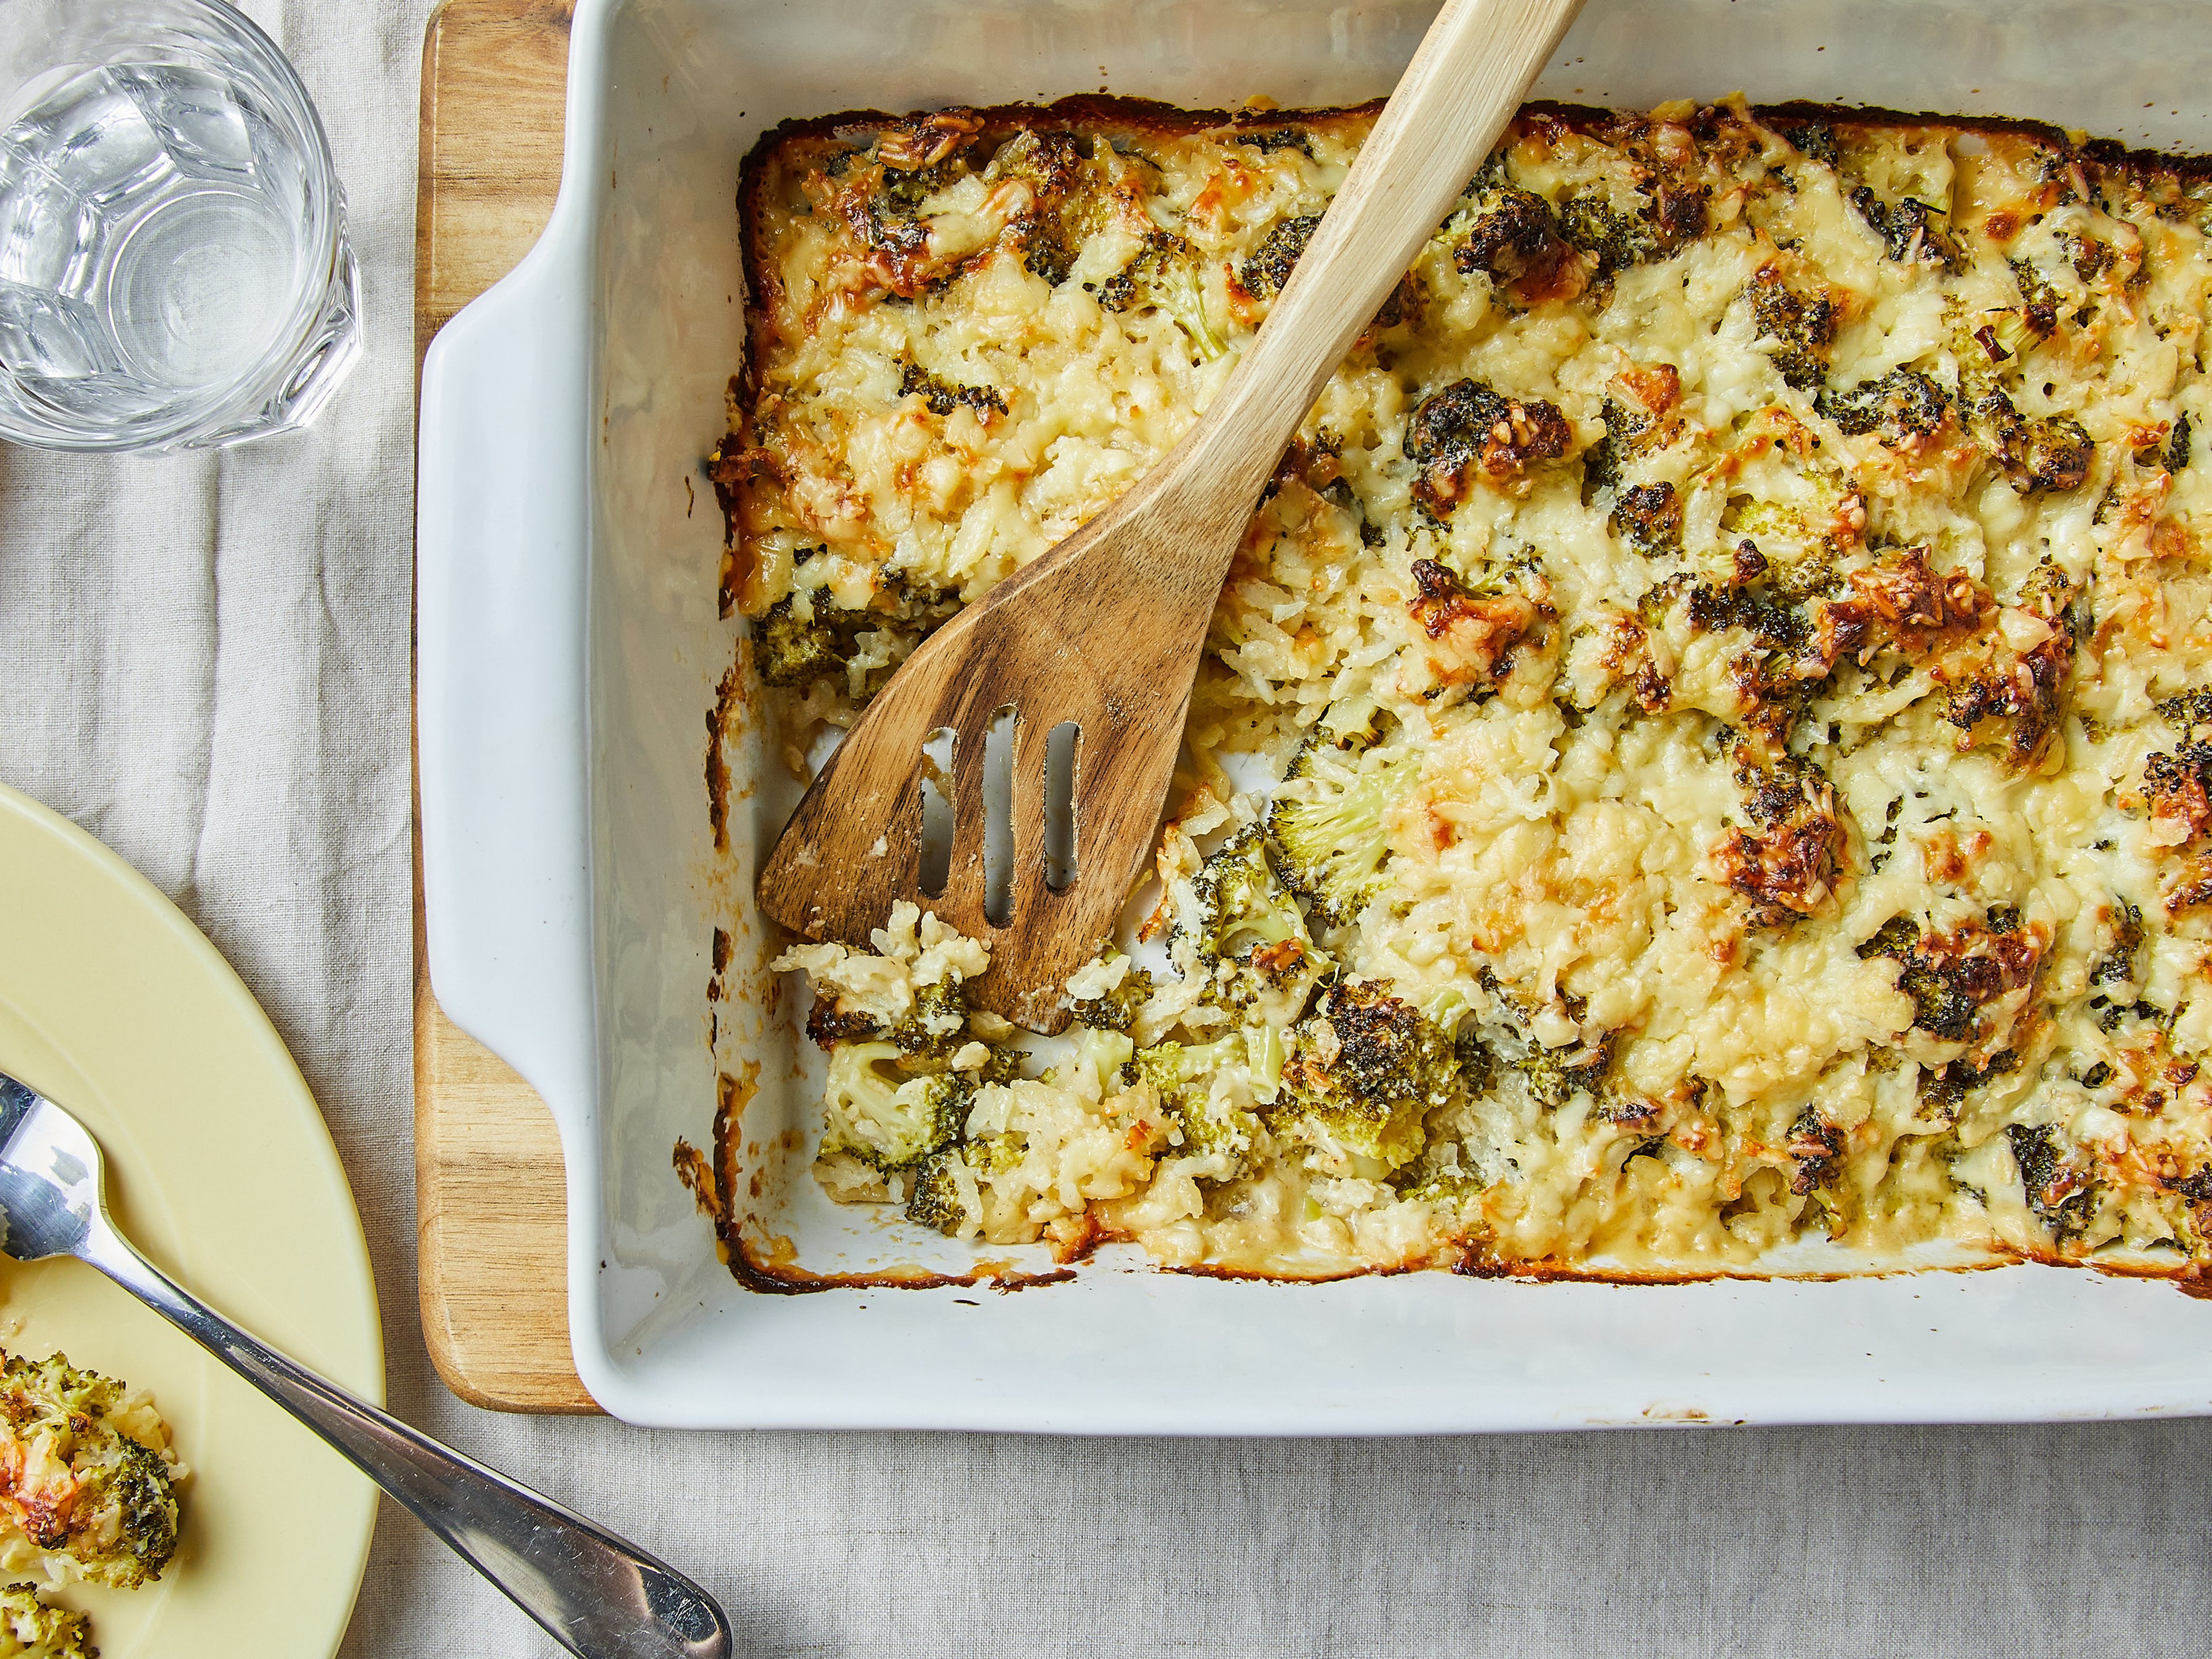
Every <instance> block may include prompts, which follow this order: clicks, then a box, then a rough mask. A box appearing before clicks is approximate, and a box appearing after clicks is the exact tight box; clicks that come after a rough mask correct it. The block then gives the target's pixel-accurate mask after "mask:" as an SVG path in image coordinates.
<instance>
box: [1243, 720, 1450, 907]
mask: <svg viewBox="0 0 2212 1659" xmlns="http://www.w3.org/2000/svg"><path fill="white" fill-rule="evenodd" d="M1420 769H1421V758H1420V756H1419V753H1417V752H1413V751H1410V750H1409V751H1407V752H1406V753H1403V754H1399V755H1394V756H1386V755H1383V754H1380V753H1377V752H1376V750H1374V749H1373V747H1372V746H1371V745H1370V744H1364V743H1362V742H1359V741H1358V739H1353V740H1352V741H1350V742H1339V741H1333V740H1332V739H1331V738H1330V737H1329V736H1328V733H1327V732H1315V733H1313V735H1312V736H1310V737H1309V738H1307V739H1306V741H1305V743H1304V745H1303V746H1302V747H1301V748H1300V749H1299V750H1298V752H1297V755H1296V756H1295V757H1292V759H1291V765H1290V771H1289V773H1288V775H1286V776H1285V778H1284V780H1283V783H1282V787H1280V788H1279V789H1278V790H1277V791H1276V793H1275V799H1274V802H1273V805H1271V806H1270V807H1269V808H1268V810H1267V855H1268V861H1269V862H1270V863H1271V864H1273V866H1274V870H1275V874H1276V875H1277V877H1279V878H1280V879H1281V881H1282V884H1283V885H1284V886H1285V887H1287V888H1289V889H1290V890H1291V891H1292V892H1294V893H1296V894H1297V895H1298V896H1299V897H1301V898H1303V899H1305V900H1307V901H1308V902H1310V904H1311V905H1312V906H1313V915H1314V918H1315V920H1316V921H1319V922H1320V923H1321V924H1322V926H1324V927H1348V926H1349V925H1350V924H1351V923H1352V921H1354V920H1355V919H1356V918H1357V917H1358V915H1359V913H1360V912H1361V911H1362V910H1364V909H1365V908H1367V905H1368V903H1369V902H1370V900H1372V899H1373V898H1374V896H1376V894H1377V893H1379V892H1381V891H1382V890H1383V888H1385V887H1386V886H1388V885H1389V878H1388V877H1386V876H1385V875H1384V874H1383V866H1384V864H1385V863H1386V862H1387V861H1388V860H1389V856H1390V846H1389V833H1388V832H1387V830H1386V829H1384V827H1383V819H1384V818H1385V817H1386V816H1387V815H1388V813H1389V808H1390V805H1391V804H1392V803H1393V802H1394V801H1395V800H1396V799H1398V798H1399V797H1400V796H1401V795H1403V794H1404V793H1406V791H1407V790H1408V789H1409V788H1411V787H1413V781H1414V780H1415V779H1416V778H1418V777H1419V775H1420Z"/></svg>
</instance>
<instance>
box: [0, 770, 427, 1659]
mask: <svg viewBox="0 0 2212 1659" xmlns="http://www.w3.org/2000/svg"><path fill="white" fill-rule="evenodd" d="M0 1071H6V1072H9V1073H12V1074H14V1075H15V1076H16V1077H19V1078H21V1079H22V1080H23V1081H24V1082H26V1083H27V1084H29V1085H31V1086H32V1087H33V1088H34V1089H37V1090H39V1091H41V1092H43V1093H46V1094H49V1095H51V1096H52V1097H53V1098H54V1099H55V1100H56V1101H58V1102H59V1103H61V1104H62V1105H64V1106H66V1107H67V1108H68V1109H70V1111H72V1112H75V1113H76V1115H78V1116H79V1117H81V1118H82V1119H83V1120H84V1121H85V1122H86V1123H87V1124H88V1126H89V1127H91V1129H92V1132H93V1133H94V1134H95V1135H96V1136H98V1137H99V1139H100V1149H101V1151H102V1152H104V1153H105V1154H106V1164H107V1190H108V1202H109V1206H110V1208H111V1211H112V1214H113V1215H114V1217H115V1219H116V1221H117V1223H118V1225H120V1226H121V1227H122V1229H123V1231H124V1232H125V1234H126V1235H128V1236H129V1237H130V1238H131V1240H132V1241H133V1242H134V1243H137V1246H138V1248H139V1249H141V1250H142V1251H143V1252H144V1253H145V1254H146V1255H148V1256H149V1258H151V1259H152V1260H153V1261H155V1263H156V1264H157V1265H158V1266H160V1267H162V1268H163V1269H164V1270H166V1271H167V1273H170V1274H171V1275H172V1276H173V1278H175V1279H177V1281H178V1282H179V1284H181V1285H184V1286H185V1288H186V1289H188V1290H191V1291H194V1292H196V1293H197V1294H198V1295H199V1296H201V1297H204V1299H205V1300H206V1301H208V1302H209V1303H210V1304H212V1305H213V1306H215V1307H216V1309H217V1310H220V1311H222V1312H223V1313H225V1314H227V1315H228V1316H230V1317H231V1318H233V1319H234V1320H235V1321H236V1322H238V1323H240V1325H242V1326H244V1327H245V1328H246V1329H247V1330H249V1331H252V1332H253V1333H254V1334H256V1335H258V1336H260V1337H262V1338H264V1340H267V1341H269V1342H270V1343H272V1344H274V1345H275V1346H277V1347H279V1348H281V1349H283V1351H285V1352H288V1353H289V1354H292V1355H293V1356H294V1357H295V1358H298V1359H300V1360H301V1361H302V1362H303V1363H305V1364H308V1365H312V1366H313V1367H314V1368H315V1369H316V1370H319V1371H321V1372H322V1373H324V1374H325V1376H329V1377H331V1378H332V1379H333V1380H335V1381H337V1382H339V1383H343V1384H344V1385H345V1386H346V1387H348V1388H349V1389H352V1390H353V1391H354V1392H355V1393H356V1394H358V1395H362V1397H363V1398H365V1399H368V1400H372V1401H381V1400H382V1399H383V1397H384V1350H383V1343H382V1339H381V1336H380V1332H379V1328H378V1325H377V1316H376V1291H375V1287H374V1283H373V1282H372V1280H371V1279H370V1277H369V1268H368V1248H367V1246H366V1245H365V1244H364V1243H363V1242H362V1232H361V1218H360V1217H359V1216H358V1215H357V1214H356V1212H355V1210H354V1204H353V1194H352V1193H351V1191H350V1190H349V1188H348V1187H347V1185H346V1178H345V1173H344V1171H343V1170H342V1169H340V1167H339V1165H338V1159H337V1151H336V1149H335V1148H333V1147H332V1146H331V1138H330V1134H329V1133H328V1131H326V1130H325V1128H324V1127H323V1120H322V1115H321V1114H320V1113H319V1111H318V1110H317V1109H316V1107H315V1102H314V1098H313V1096H311V1095H310V1094H309V1093H308V1092H307V1085H306V1083H305V1082H303V1081H302V1080H301V1077H300V1073H299V1068H298V1067H297V1066H295V1065H294V1064H293V1063H292V1057H291V1056H290V1055H289V1054H287V1053H286V1052H285V1051H284V1045H283V1042H280V1041H278V1039H277V1036H276V1031H275V1030H273V1029H271V1027H270V1024H269V1021H268V1018H267V1017H266V1016H265V1015H264V1014H263V1013H262V1012H261V1010H260V1008H259V1007H258V1006H257V1005H256V1004H255V1002H254V1000H253V999H252V996H251V995H250V994H248V993H247V991H246V987H245V986H244V985H242V984H240V982H239V979H238V975H235V974H234V973H233V972H232V971H231V969H230V966H229V964H228V963H226V962H225V961H224V960H223V959H222V956H221V955H220V954H218V953H217V951H216V949H215V947H214V946H213V945H210V944H209V943H208V942H207V940H206V939H204V938H202V937H201V936H200V933H198V931H197V929H196V928H194V927H193V926H192V925H191V922H189V921H186V920H185V918H184V916H183V915H181V914H180V913H179V911H178V910H177V908H175V907H174V906H173V905H172V904H171V903H170V902H168V901H167V899H166V898H164V897H162V896H161V894H160V893H159V892H158V891H156V890H155V888H154V887H153V885H152V884H150V883H149V882H148V881H147V880H146V879H145V878H143V876H141V875H139V874H138V872H137V871H135V870H133V869H131V866H129V865H127V864H125V863H124V861H123V860H121V859H119V858H118V857H117V856H116V855H115V854H113V853H111V852H110V851H108V849H107V848H105V847H103V846H102V845H100V842H97V841H94V839H93V838H92V837H91V836H88V835H86V834H85V833H84V832H83V831H82V830H81V829H77V828H76V826H75V825H73V824H71V823H68V822H67V821H65V820H64V819H62V818H60V817H57V816H55V815H54V814H53V813H52V812H50V811H47V810H46V808H45V807H43V806H40V805H37V804H36V803H35V802H33V801H30V800H28V799H25V798H24V797H23V796H21V795H19V794H16V793H14V792H13V791H11V790H8V789H5V788H0ZM0 1322H4V1323H0V1345H4V1346H6V1347H7V1348H9V1350H10V1351H11V1352H19V1353H25V1354H29V1355H33V1356H42V1355H45V1354H47V1353H50V1352H54V1351H56V1350H59V1351H61V1352H65V1353H67V1354H68V1355H69V1357H70V1359H71V1360H72V1361H74V1362H75V1363H76V1364H80V1365H85V1366H89V1367H90V1368H91V1369H93V1370H98V1371H102V1372H105V1373H106V1374H108V1375H110V1376H120V1377H123V1378H125V1379H126V1380H128V1381H129V1382H131V1383H134V1384H137V1385H138V1386H140V1387H143V1388H147V1389H152V1390H153V1393H154V1399H155V1404H156V1405H157V1406H158V1407H160V1409H161V1414H162V1416H163V1417H165V1418H167V1419H168V1423H169V1426H170V1428H171V1430H172V1431H173V1433H174V1435H175V1437H176V1441H177V1446H178V1449H179V1453H180V1454H181V1455H182V1456H183V1457H184V1459H185V1462H187V1463H188V1464H190V1465H191V1471H192V1473H191V1480H189V1481H187V1482H186V1483H185V1486H184V1487H183V1491H182V1498H183V1505H184V1529H183V1535H182V1538H181V1541H180V1542H179V1547H178V1550H177V1554H176V1557H175V1559H173V1561H172V1562H171V1563H170V1564H169V1566H168V1569H167V1571H165V1572H164V1573H163V1574H162V1575H161V1579H160V1581H159V1582H158V1583H153V1584H149V1585H148V1586H146V1587H145V1588H143V1589H137V1590H109V1589H95V1588H92V1587H88V1586H85V1585H74V1586H71V1587H70V1589H67V1590H64V1591H62V1592H61V1593H60V1594H59V1595H58V1598H57V1599H58V1600H59V1601H64V1602H65V1603H67V1604H68V1605H70V1606H71V1607H77V1608H80V1609H82V1610H83V1611H85V1612H88V1613H90V1614H91V1615H92V1621H93V1637H94V1640H95V1641H96V1642H97V1643H98V1644H99V1646H100V1653H101V1654H102V1656H103V1659H157V1656H158V1659H236V1656H240V1655H245V1654H269V1655H272V1656H273V1655H282V1656H283V1659H321V1656H327V1655H329V1654H331V1653H332V1652H334V1651H335V1650H337V1644H338V1641H339V1638H341V1637H342V1636H343V1634H344V1632H345V1626H346V1620H347V1618H348V1616H349V1614H350V1613H351V1612H352V1608H353V1599H354V1593H355V1591H356V1589H358V1588H359V1587H360V1583H361V1574H362V1564H363V1562H364V1561H365V1560H366V1559H367V1556H368V1537H369V1529H370V1527H371V1525H372V1524H373V1523H374V1520H375V1516H376V1499H375V1492H374V1488H373V1487H372V1486H370V1485H369V1483H368V1480H365V1479H364V1478H362V1476H361V1475H360V1474H357V1473H356V1472H355V1471H354V1469H353V1468H352V1467H351V1466H350V1465H349V1464H347V1463H345V1462H343V1461H342V1460H341V1459H340V1458H339V1457H338V1455H337V1453H335V1452H333V1451H331V1450H330V1449H328V1448H327V1447H325V1445H324V1444H323V1443H322V1442H320V1441H319V1440H317V1439H316V1438H315V1437H313V1436H312V1435H310V1434H309V1433H308V1432H307V1430H305V1429H303V1428H301V1426H300V1425H298V1424H297V1423H295V1422H294V1421H293V1420H292V1419H290V1418H289V1417H288V1416H286V1415H285V1414H284V1413H283V1412H280V1411H278V1410H277V1409H276V1407H274V1406H272V1405H270V1403H269V1402H268V1401H265V1400H264V1399H263V1398H262V1397H261V1395H259V1394H258V1393H256V1392H255V1391H254V1390H253V1389H251V1388H249V1387H248V1386H247V1385H246V1383H243V1382H242V1381H240V1379H239V1378H237V1377H236V1376H233V1375H232V1374H231V1373H230V1372H229V1371H228V1370H226V1369H225V1368H224V1367H223V1366H222V1365H221V1364H218V1363H217V1362H216V1360H215V1359H213V1358H210V1357H209V1356H208V1355H207V1354H206V1353H204V1352H203V1351H202V1350H201V1349H200V1348H199V1347H197V1346H195V1345H194V1344H193V1343H191V1342H190V1341H188V1340H185V1338H184V1337H183V1336H181V1335H179V1334H178V1333H177V1332H175V1331H174V1330H173V1329H171V1328H170V1327H169V1326H168V1325H167V1323H165V1322H163V1321H161V1319H159V1318H157V1317H155V1316H154V1315H153V1314H151V1313H149V1312H147V1311H146V1310H144V1309H143V1308H141V1307H140V1306H139V1305H138V1304H137V1302H135V1301H133V1300H132V1299H131V1297H129V1296H127V1295H125V1293H124V1292H123V1291H120V1290H118V1289H117V1288H116V1287H115V1286H114V1285H111V1284H109V1283H108V1282H107V1280H106V1279H103V1278H101V1277H100V1275H99V1274H98V1273H94V1272H93V1271H92V1269H91V1268H89V1267H83V1266H82V1265H81V1264H79V1263H77V1262H75V1261H48V1262H41V1263H39V1264H37V1265H36V1266H30V1267H26V1266H22V1265H20V1264H17V1263H15V1262H9V1261H4V1260H0Z"/></svg>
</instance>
